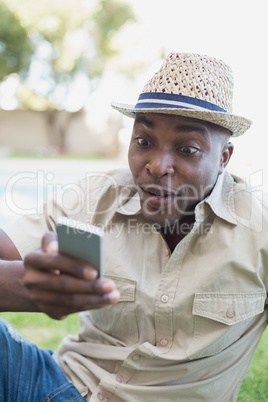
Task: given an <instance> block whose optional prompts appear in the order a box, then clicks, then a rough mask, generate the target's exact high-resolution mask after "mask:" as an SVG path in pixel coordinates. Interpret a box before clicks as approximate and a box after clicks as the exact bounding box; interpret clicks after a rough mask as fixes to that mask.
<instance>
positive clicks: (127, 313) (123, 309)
mask: <svg viewBox="0 0 268 402" xmlns="http://www.w3.org/2000/svg"><path fill="white" fill-rule="evenodd" d="M104 276H105V277H106V278H110V279H112V280H113V281H114V282H115V284H116V287H117V289H118V290H119V292H120V299H119V302H118V303H117V304H115V305H112V306H107V307H103V308H100V309H97V310H91V311H90V317H91V321H92V323H93V324H94V325H95V326H96V327H97V328H98V329H100V330H101V331H103V332H104V333H106V334H108V335H110V336H112V337H113V338H115V339H117V340H119V341H121V342H123V343H125V344H126V345H128V346H129V345H132V344H134V343H136V342H137V341H138V325H137V318H136V312H135V299H136V282H135V281H133V280H130V279H128V278H122V277H117V276H115V275H104Z"/></svg>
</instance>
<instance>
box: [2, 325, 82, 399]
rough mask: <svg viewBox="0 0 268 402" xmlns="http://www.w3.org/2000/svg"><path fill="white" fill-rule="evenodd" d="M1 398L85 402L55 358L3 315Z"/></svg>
mask: <svg viewBox="0 0 268 402" xmlns="http://www.w3.org/2000/svg"><path fill="white" fill-rule="evenodd" d="M0 401H2V402H42V401H47V402H48V401H51V402H68V401H73V402H78V401H79V402H82V401H84V402H85V399H84V398H83V397H82V396H81V394H80V393H79V392H78V390H77V389H76V388H75V387H74V386H73V385H72V384H71V383H70V382H68V380H67V378H66V377H65V375H64V374H63V372H62V370H61V369H60V367H59V366H58V365H57V363H56V362H55V361H54V359H53V357H52V351H50V350H45V349H40V348H38V347H37V346H36V345H34V344H32V343H30V342H29V341H27V340H26V339H24V338H23V337H22V336H21V335H20V334H19V332H18V331H17V330H16V329H15V328H13V327H12V326H11V325H10V324H8V323H7V322H6V321H4V320H3V319H2V318H0Z"/></svg>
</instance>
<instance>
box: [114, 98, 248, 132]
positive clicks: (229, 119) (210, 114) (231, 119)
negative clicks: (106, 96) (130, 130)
mask: <svg viewBox="0 0 268 402" xmlns="http://www.w3.org/2000/svg"><path fill="white" fill-rule="evenodd" d="M111 106H112V107H113V108H114V109H116V110H118V111H119V112H120V113H122V114H124V115H125V116H128V117H132V118H134V117H135V115H136V113H162V114H171V115H177V116H182V117H188V118H192V119H198V120H203V121H208V122H210V123H213V124H216V125H218V126H220V127H224V128H226V129H227V130H230V131H231V132H232V137H239V136H240V135H242V134H244V133H245V132H246V131H247V130H248V129H249V128H250V126H251V125H252V121H250V120H248V119H246V118H245V117H241V116H236V115H233V114H229V113H226V112H215V111H200V110H189V109H180V108H148V109H144V108H142V109H139V108H134V106H132V105H125V104H121V103H115V102H112V103H111Z"/></svg>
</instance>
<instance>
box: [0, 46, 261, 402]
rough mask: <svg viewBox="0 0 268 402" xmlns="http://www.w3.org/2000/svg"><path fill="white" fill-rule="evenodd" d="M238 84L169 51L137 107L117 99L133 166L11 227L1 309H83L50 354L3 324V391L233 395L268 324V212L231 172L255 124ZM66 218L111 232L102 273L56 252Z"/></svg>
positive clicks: (208, 61)
mask: <svg viewBox="0 0 268 402" xmlns="http://www.w3.org/2000/svg"><path fill="white" fill-rule="evenodd" d="M232 88H233V81H232V75H231V70H230V69H229V67H228V66H226V64H225V63H223V62H222V61H220V60H216V59H214V58H210V57H207V56H200V55H194V54H177V53H171V54H170V55H169V56H168V57H167V59H166V61H165V63H164V64H163V66H162V67H161V69H160V70H159V71H158V72H157V73H156V74H155V75H154V77H153V78H152V79H151V80H150V81H149V83H148V84H147V85H146V86H145V88H144V91H143V93H142V94H141V95H140V97H139V100H138V102H137V104H136V106H135V107H130V106H127V105H119V104H113V106H114V107H115V108H116V109H118V110H119V111H120V112H122V113H124V114H126V115H128V116H132V117H134V118H135V120H134V127H133V133H132V138H131V141H130V147H129V167H130V171H131V172H130V171H128V170H118V171H112V172H108V173H106V174H102V175H92V176H89V178H88V180H83V181H81V182H80V191H79V193H78V194H75V195H74V194H72V195H68V196H66V199H65V202H64V203H62V204H58V203H57V202H56V201H55V200H52V201H51V202H49V203H48V204H47V205H46V208H45V211H44V215H43V216H38V217H36V216H35V217H31V218H27V219H23V220H22V223H21V224H20V225H16V227H14V225H10V226H7V227H6V228H4V231H3V232H2V235H1V245H0V253H1V254H0V255H1V257H2V259H3V260H7V261H6V262H4V261H3V262H2V266H1V270H2V274H1V278H3V279H2V284H1V307H2V310H16V311H17V310H19V311H43V312H45V313H47V314H48V315H50V316H51V317H54V318H58V319H59V318H62V317H64V316H66V315H67V314H70V313H73V312H75V311H83V312H82V313H81V314H80V323H81V331H80V333H79V335H78V337H67V338H65V339H64V340H63V342H62V344H61V345H60V347H59V350H58V351H57V353H54V355H53V356H51V353H50V352H48V351H42V350H40V349H38V348H36V347H34V346H33V345H31V344H29V343H28V342H26V341H24V340H23V339H22V338H21V337H20V336H19V335H18V334H17V333H16V331H15V330H14V329H13V328H12V327H10V326H9V325H8V324H7V323H4V322H2V323H1V331H0V336H1V337H0V342H1V348H0V349H1V352H0V353H1V356H0V358H1V363H0V364H1V365H2V366H1V375H0V378H1V380H0V381H1V382H0V384H1V394H0V398H2V399H3V400H5V401H13V400H16V401H20V400H27V397H28V400H31V401H36V400H42V399H44V398H46V397H47V399H46V400H48V401H52V400H53V401H67V400H80V399H72V398H79V395H80V394H81V395H82V396H80V398H81V400H83V397H84V398H85V399H86V400H88V401H89V400H90V401H130V402H138V401H139V402H140V401H149V402H150V401H152V402H154V401H156V400H159V401H173V400H187V401H215V400H217V401H234V400H236V398H237V396H238V393H239V388H240V385H241V383H242V380H243V377H244V374H245V372H246V370H247V367H248V365H249V363H250V361H251V358H252V356H253V354H254V351H255V349H256V347H257V344H258V341H259V339H260V337H261V335H262V333H263V331H264V329H265V327H266V321H267V310H266V308H265V300H266V293H267V292H266V289H267V268H266V267H267V245H266V243H267V242H266V239H267V234H268V222H267V218H266V216H267V215H268V214H267V204H266V203H265V202H264V200H259V199H258V198H257V197H256V195H255V194H254V192H252V191H251V190H250V189H248V188H247V186H246V184H245V183H244V182H243V181H242V180H240V179H239V178H237V177H232V176H231V175H230V174H229V173H228V172H226V170H225V168H226V166H227V164H228V161H229V159H230V157H231V155H232V152H233V145H232V144H231V142H230V137H231V136H238V135H241V134H243V133H244V132H245V131H246V130H247V129H248V128H249V127H250V124H251V123H250V122H249V121H248V120H247V119H245V118H242V117H239V116H235V115H233V114H232V112H231V103H232ZM63 204H64V205H63ZM61 215H65V216H68V217H70V218H74V219H77V220H78V221H81V222H86V223H93V224H95V225H98V226H101V227H102V228H103V229H104V231H105V249H104V275H105V278H101V279H96V277H97V272H96V271H95V270H94V267H90V266H88V265H87V264H85V263H84V262H83V261H80V260H76V259H72V258H69V257H68V256H66V255H61V254H59V253H58V245H57V239H56V235H55V234H54V233H52V232H51V231H53V230H54V229H55V222H56V220H57V218H58V217H59V216H61ZM47 231H50V232H49V233H48V234H46V235H45V236H44V237H43V235H44V234H45V233H46V232H47ZM42 237H43V238H42ZM41 241H42V247H41V249H39V250H37V251H34V250H36V249H38V247H39V245H40V243H41ZM21 259H24V263H23V262H21V261H19V260H21ZM14 260H18V262H14ZM24 271H25V272H24ZM23 276H24V279H23ZM26 289H27V290H26ZM7 345H8V346H7ZM14 359H15V361H14ZM7 361H8V362H9V363H8V364H7ZM26 361H27V364H26V363H25V362H26ZM29 365H30V368H27V367H28V366H29ZM26 385H27V386H26ZM23 390H25V391H23ZM79 393H80V394H79ZM10 395H11V396H10ZM14 395H15V396H14ZM2 399H1V400H2Z"/></svg>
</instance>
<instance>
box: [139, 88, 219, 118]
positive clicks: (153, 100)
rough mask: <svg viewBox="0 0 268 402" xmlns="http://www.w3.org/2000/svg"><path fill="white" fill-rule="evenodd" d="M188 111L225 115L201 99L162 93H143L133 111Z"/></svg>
mask: <svg viewBox="0 0 268 402" xmlns="http://www.w3.org/2000/svg"><path fill="white" fill-rule="evenodd" d="M170 108H172V109H189V110H198V111H213V112H223V113H227V111H226V110H225V109H222V108H221V107H219V106H217V105H214V104H213V103H210V102H207V101H204V100H202V99H196V98H191V97H190V96H185V95H177V94H170V93H164V92H144V93H142V94H141V95H140V96H139V99H138V101H137V103H136V105H135V109H170Z"/></svg>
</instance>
